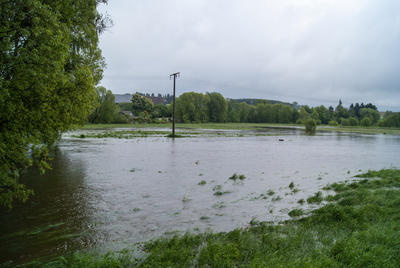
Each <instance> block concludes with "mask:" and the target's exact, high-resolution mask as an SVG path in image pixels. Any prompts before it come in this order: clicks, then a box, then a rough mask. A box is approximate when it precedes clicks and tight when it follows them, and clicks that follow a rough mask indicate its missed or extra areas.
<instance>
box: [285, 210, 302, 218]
mask: <svg viewBox="0 0 400 268" xmlns="http://www.w3.org/2000/svg"><path fill="white" fill-rule="evenodd" d="M304 213H305V212H304V210H303V209H301V208H295V209H292V210H291V211H290V212H289V213H288V215H289V216H290V217H299V216H303V215H304Z"/></svg>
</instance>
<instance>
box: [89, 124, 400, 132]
mask: <svg viewBox="0 0 400 268" xmlns="http://www.w3.org/2000/svg"><path fill="white" fill-rule="evenodd" d="M299 127H300V128H302V127H303V128H304V126H303V125H295V124H264V123H205V124H181V123H177V124H176V129H178V130H179V129H181V130H185V129H191V130H196V129H214V130H219V129H226V130H248V129H260V128H299ZM115 128H124V129H129V128H133V129H137V128H139V129H141V128H171V129H172V123H164V124H86V125H84V126H82V127H81V129H88V130H90V129H93V130H94V129H115ZM319 130H323V131H338V132H355V133H366V134H400V129H399V128H380V127H375V126H374V127H361V126H356V127H350V126H348V127H342V126H336V127H335V126H328V125H321V126H317V131H319Z"/></svg>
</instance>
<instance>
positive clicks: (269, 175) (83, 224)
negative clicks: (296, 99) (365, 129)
mask: <svg viewBox="0 0 400 268" xmlns="http://www.w3.org/2000/svg"><path fill="white" fill-rule="evenodd" d="M233 132H235V131H230V132H229V133H233ZM236 132H240V131H236ZM80 133H81V132H79V133H78V134H80ZM240 133H241V134H243V136H240V137H239V136H234V137H232V136H224V135H219V136H212V137H210V136H208V135H204V136H199V137H189V138H179V139H178V138H177V139H170V138H165V137H147V138H134V139H114V138H107V139H98V138H85V139H79V138H74V137H72V136H71V133H69V134H66V135H64V136H63V138H62V140H61V142H60V144H59V146H58V149H57V150H56V151H55V152H54V156H53V157H54V160H53V161H52V165H53V169H52V170H50V171H48V172H47V173H46V174H45V175H43V176H40V175H39V174H38V172H37V171H36V170H30V172H29V173H28V174H27V175H26V176H24V177H23V178H22V180H21V182H22V183H25V184H26V185H28V187H29V188H31V189H34V191H35V196H33V197H31V199H29V200H28V201H27V202H26V203H25V204H16V205H15V207H14V209H13V210H12V211H11V212H8V211H5V210H1V211H0V227H1V228H0V266H1V265H3V266H8V265H9V266H13V265H17V264H20V263H25V262H27V261H32V260H35V259H38V258H41V259H45V260H46V259H51V258H54V257H55V256H59V255H62V254H66V253H68V252H74V251H77V250H80V251H86V250H93V249H94V250H97V251H100V252H106V251H108V250H120V249H122V248H125V247H130V246H132V245H134V244H135V243H140V242H145V241H148V240H149V239H153V238H157V237H160V236H163V235H173V234H176V233H182V232H186V231H192V232H196V231H200V232H203V231H206V230H212V231H230V230H232V229H235V228H245V227H246V226H248V225H249V223H250V222H251V221H252V220H253V219H255V220H258V221H275V222H279V221H281V220H285V219H289V218H290V217H289V216H288V212H289V211H290V210H291V209H293V208H296V207H302V208H303V209H308V210H310V209H313V208H315V207H316V205H313V206H310V205H307V204H305V205H300V204H298V203H297V201H298V200H300V199H307V197H309V196H312V195H314V194H315V193H316V192H317V191H319V190H321V189H322V187H323V186H326V185H327V184H328V183H332V182H336V181H344V180H348V179H352V177H353V176H354V175H356V174H360V173H361V172H365V171H367V170H369V169H373V170H379V169H382V168H390V167H396V168H399V167H400V157H399V156H400V155H399V154H400V153H399V152H400V136H398V135H383V134H375V135H365V134H350V133H336V132H322V131H318V132H317V134H316V135H315V136H307V135H305V134H304V133H303V130H300V129H265V130H262V129H261V130H258V131H257V132H254V131H253V132H252V131H242V132H240ZM255 133H258V134H274V135H261V136H255V135H251V134H255ZM75 134H76V133H75ZM280 140H283V141H280ZM234 173H237V174H238V175H244V176H245V178H244V179H243V180H240V179H237V180H232V179H230V177H231V176H232V175H233V174H234ZM202 181H205V184H201V185H199V183H200V182H202ZM291 182H294V185H295V188H293V189H296V190H295V191H293V189H291V188H289V184H290V183H291ZM203 183H204V182H203ZM272 192H274V194H271V193H272ZM323 192H324V194H328V193H327V192H326V191H323ZM268 193H270V194H271V195H269V194H268ZM218 194H219V195H218Z"/></svg>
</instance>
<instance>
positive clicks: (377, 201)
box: [47, 169, 400, 267]
mask: <svg viewBox="0 0 400 268" xmlns="http://www.w3.org/2000/svg"><path fill="white" fill-rule="evenodd" d="M358 177H359V178H362V179H360V180H358V181H354V182H349V183H334V184H332V185H329V186H328V187H326V188H327V189H330V190H334V191H336V193H337V194H336V195H334V196H327V197H325V198H323V197H322V194H319V193H317V194H316V195H315V197H318V200H319V199H324V200H325V201H330V203H328V204H327V205H325V206H323V207H321V208H319V209H316V210H313V211H311V212H310V213H309V214H308V215H307V216H304V217H302V218H300V219H293V220H288V221H285V222H281V223H280V224H276V223H273V222H258V221H257V222H256V221H252V223H251V224H250V225H249V227H248V228H245V229H236V230H233V231H231V232H221V233H212V232H206V233H200V234H194V233H186V234H184V235H176V236H174V237H172V238H160V239H157V240H153V241H150V242H147V243H145V244H143V245H142V246H141V247H140V249H138V251H139V252H141V254H142V255H141V256H140V257H137V256H138V255H135V254H133V253H132V252H129V251H125V252H121V253H119V254H116V253H113V252H111V253H108V254H107V255H91V254H74V255H73V256H72V257H70V258H64V257H63V258H60V259H59V260H57V261H55V262H53V263H49V264H47V267H59V266H65V267H399V266H400V258H399V256H400V190H399V188H400V170H395V169H387V170H381V171H370V172H368V173H366V174H362V175H360V176H358ZM289 213H290V214H291V216H292V217H299V216H302V215H303V214H304V213H305V212H304V210H303V209H300V208H297V209H293V210H292V211H290V212H289ZM133 256H136V258H134V257H133Z"/></svg>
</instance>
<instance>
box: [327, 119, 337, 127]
mask: <svg viewBox="0 0 400 268" xmlns="http://www.w3.org/2000/svg"><path fill="white" fill-rule="evenodd" d="M329 125H330V126H338V125H339V123H338V122H336V121H335V120H332V121H329Z"/></svg>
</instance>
